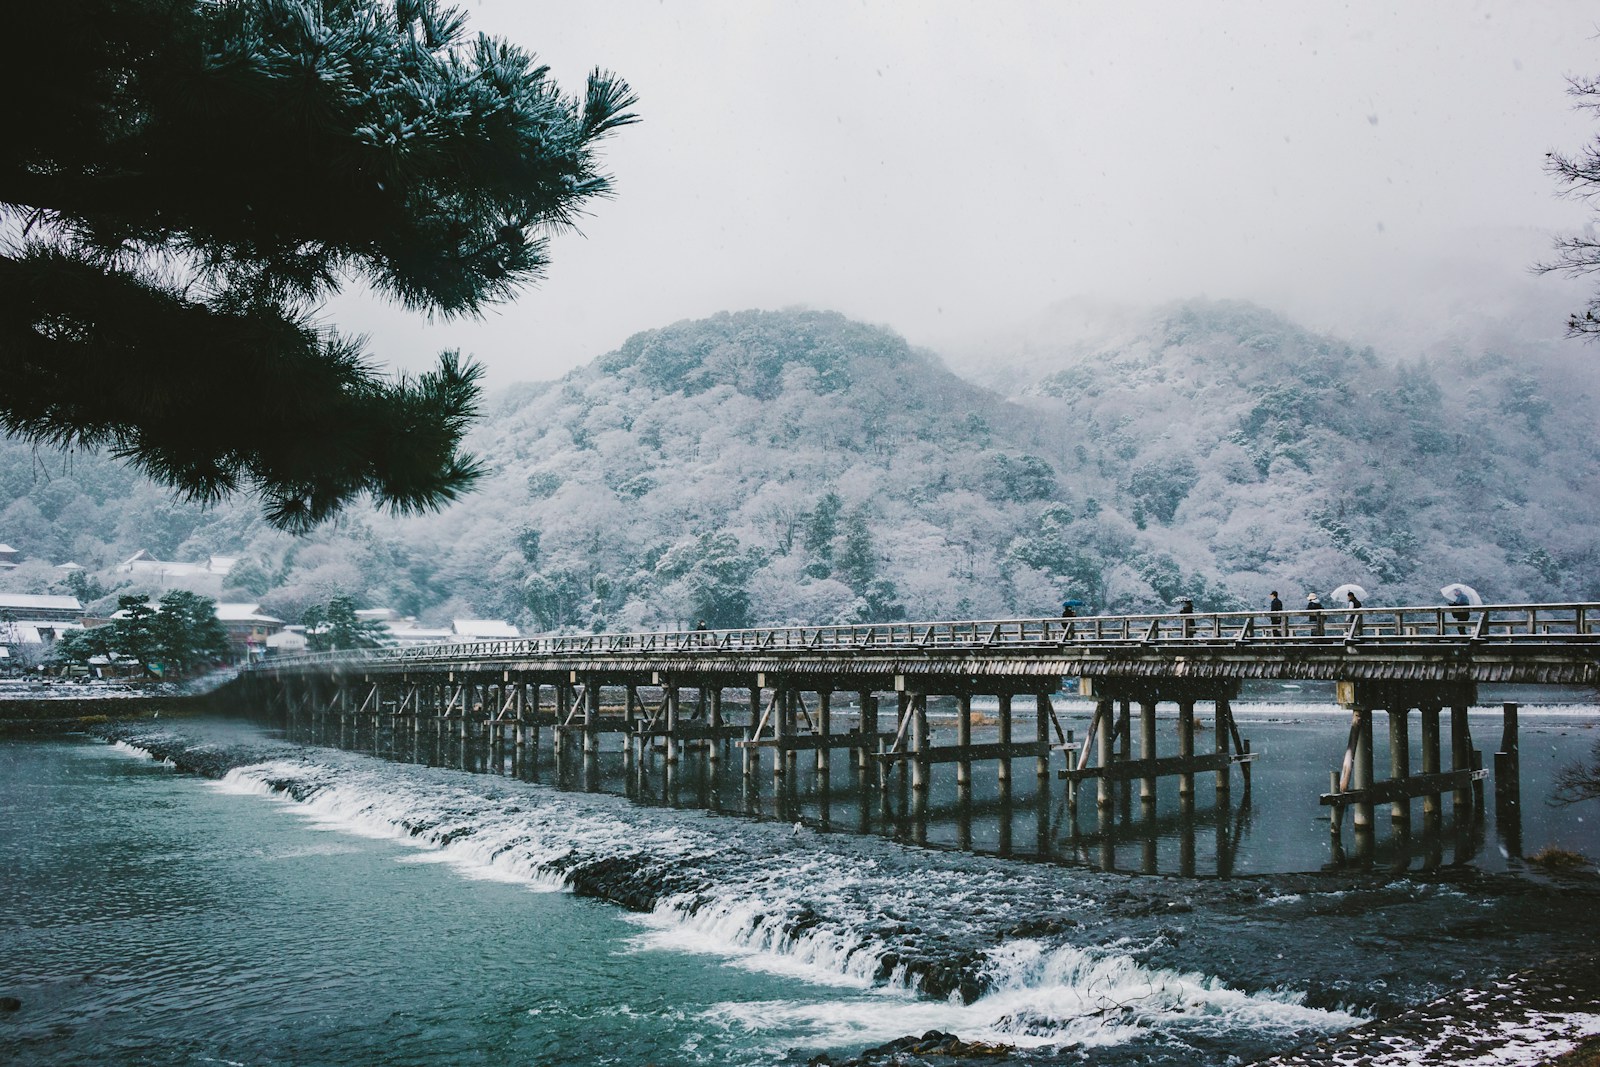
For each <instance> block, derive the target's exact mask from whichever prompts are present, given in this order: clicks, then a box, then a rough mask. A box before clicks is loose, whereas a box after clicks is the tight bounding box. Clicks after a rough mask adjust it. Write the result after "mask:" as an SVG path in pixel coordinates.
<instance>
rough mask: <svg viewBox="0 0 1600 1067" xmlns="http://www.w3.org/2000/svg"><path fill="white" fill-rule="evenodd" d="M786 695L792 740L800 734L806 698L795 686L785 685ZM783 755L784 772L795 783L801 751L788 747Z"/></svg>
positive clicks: (789, 733) (789, 734) (786, 708)
mask: <svg viewBox="0 0 1600 1067" xmlns="http://www.w3.org/2000/svg"><path fill="white" fill-rule="evenodd" d="M784 696H785V700H784V707H785V710H786V713H787V715H788V737H789V739H790V741H791V742H792V741H793V740H794V739H795V738H796V737H798V736H799V735H800V713H801V712H802V711H803V710H804V709H805V700H804V699H803V698H802V697H801V695H800V690H799V689H798V688H796V687H793V686H788V687H785V689H784ZM819 751H820V750H819ZM781 755H782V757H783V773H784V775H785V777H786V778H787V779H788V781H789V783H790V784H791V785H793V784H794V781H795V778H796V775H797V774H798V772H799V770H800V753H799V752H798V751H797V750H795V749H793V748H787V749H783V750H782V752H781Z"/></svg>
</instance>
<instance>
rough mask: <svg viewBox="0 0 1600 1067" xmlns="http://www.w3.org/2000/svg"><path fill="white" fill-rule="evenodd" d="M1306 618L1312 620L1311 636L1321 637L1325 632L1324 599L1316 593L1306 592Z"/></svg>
mask: <svg viewBox="0 0 1600 1067" xmlns="http://www.w3.org/2000/svg"><path fill="white" fill-rule="evenodd" d="M1306 618H1308V619H1310V620H1311V636H1312V637H1321V636H1322V635H1323V633H1324V630H1323V617H1322V601H1321V600H1320V599H1319V598H1318V597H1317V594H1315V593H1307V594H1306Z"/></svg>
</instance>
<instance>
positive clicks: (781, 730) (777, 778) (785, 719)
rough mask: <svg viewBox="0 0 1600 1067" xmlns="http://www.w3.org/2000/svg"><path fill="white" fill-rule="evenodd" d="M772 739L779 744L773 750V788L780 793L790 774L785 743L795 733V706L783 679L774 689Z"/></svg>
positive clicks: (779, 680) (778, 681) (780, 679)
mask: <svg viewBox="0 0 1600 1067" xmlns="http://www.w3.org/2000/svg"><path fill="white" fill-rule="evenodd" d="M771 714H772V738H773V740H774V741H776V742H777V744H776V745H774V746H773V749H772V786H773V788H774V789H775V790H778V791H779V792H780V793H781V791H782V789H783V785H784V782H785V780H786V778H787V775H788V773H789V753H788V752H787V751H785V749H784V747H783V746H784V742H785V741H787V740H789V738H790V737H791V736H792V735H793V732H794V705H793V703H792V702H791V701H790V699H789V689H788V687H787V685H785V683H784V681H783V679H782V678H779V679H778V680H777V683H776V684H775V685H774V686H773V689H772V713H771Z"/></svg>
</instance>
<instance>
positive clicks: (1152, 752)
mask: <svg viewBox="0 0 1600 1067" xmlns="http://www.w3.org/2000/svg"><path fill="white" fill-rule="evenodd" d="M1139 758H1140V759H1141V760H1144V761H1146V762H1147V763H1149V762H1154V760H1155V758H1156V699H1155V697H1146V698H1144V699H1142V700H1140V701H1139ZM1139 802H1140V803H1141V804H1154V803H1155V802H1156V777H1155V775H1154V774H1146V775H1145V776H1144V777H1143V778H1140V779H1139Z"/></svg>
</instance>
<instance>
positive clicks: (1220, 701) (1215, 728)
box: [1211, 697, 1233, 804]
mask: <svg viewBox="0 0 1600 1067" xmlns="http://www.w3.org/2000/svg"><path fill="white" fill-rule="evenodd" d="M1232 718H1233V705H1232V704H1230V703H1228V698H1227V697H1218V698H1217V702H1216V710H1215V712H1214V713H1213V714H1212V716H1211V720H1212V721H1211V732H1212V733H1213V734H1215V735H1216V736H1215V737H1213V738H1212V744H1213V748H1214V750H1215V751H1216V754H1217V755H1219V756H1224V755H1227V753H1228V739H1229V738H1230V737H1231V736H1232V731H1231V729H1230V727H1229V722H1230V720H1231V719H1232ZM1232 788H1233V772H1232V770H1231V768H1230V766H1229V765H1228V764H1226V763H1224V764H1223V765H1222V766H1220V767H1218V768H1217V801H1218V803H1219V804H1225V803H1226V798H1227V795H1228V793H1229V791H1230V790H1231V789H1232Z"/></svg>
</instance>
